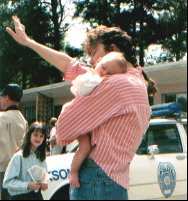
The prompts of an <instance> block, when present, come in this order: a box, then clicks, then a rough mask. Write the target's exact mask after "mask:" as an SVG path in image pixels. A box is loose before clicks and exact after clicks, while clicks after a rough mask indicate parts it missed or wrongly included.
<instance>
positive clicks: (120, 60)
mask: <svg viewBox="0 0 188 201" xmlns="http://www.w3.org/2000/svg"><path fill="white" fill-rule="evenodd" d="M103 58H107V59H109V60H111V61H112V60H114V61H115V62H117V64H118V65H119V66H120V68H121V69H122V70H123V72H126V71H127V60H126V59H125V57H124V55H123V53H121V52H110V53H108V54H107V55H105V56H104V57H103Z"/></svg>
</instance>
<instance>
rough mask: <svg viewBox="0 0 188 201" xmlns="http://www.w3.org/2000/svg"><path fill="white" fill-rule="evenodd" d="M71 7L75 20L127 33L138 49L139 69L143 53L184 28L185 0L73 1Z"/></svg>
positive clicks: (142, 60) (142, 62)
mask: <svg viewBox="0 0 188 201" xmlns="http://www.w3.org/2000/svg"><path fill="white" fill-rule="evenodd" d="M74 3H75V5H76V12H75V17H78V16H80V17H82V18H83V20H84V21H87V22H90V24H91V26H92V27H93V26H96V25H98V24H104V25H107V26H118V27H120V28H122V29H123V30H125V31H126V32H128V34H129V35H131V36H132V37H133V39H134V40H135V42H136V46H137V47H139V51H138V54H139V58H140V59H139V60H140V65H144V49H146V48H147V47H148V46H149V45H150V44H153V43H162V42H163V41H164V40H165V39H168V38H171V37H173V36H174V35H175V34H180V33H181V32H182V31H185V30H186V27H187V26H186V9H187V5H186V1H185V0H168V1H167V0H147V1H145V0H103V1H100V0H82V1H77V0H75V1H74ZM177 4H178V6H177ZM177 8H178V10H177ZM181 10H182V13H181V14H180V12H181ZM166 13H171V16H173V20H172V18H166V15H165V14H166ZM174 16H176V17H174ZM180 51H182V49H181V50H180Z"/></svg>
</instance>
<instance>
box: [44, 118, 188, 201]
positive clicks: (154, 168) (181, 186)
mask: <svg viewBox="0 0 188 201" xmlns="http://www.w3.org/2000/svg"><path fill="white" fill-rule="evenodd" d="M185 127H187V121H186V119H184V120H183V121H180V120H178V121H177V120H175V119H167V118H156V119H152V120H151V121H150V126H149V129H148V130H147V132H146V134H145V135H144V138H143V140H142V143H141V145H140V147H139V149H138V151H137V153H136V155H135V157H134V159H133V161H132V163H131V167H130V188H129V199H130V200H145V199H147V200H151V199H154V200H156V199H162V200H164V199H171V200H172V199H178V200H180V199H185V200H186V198H187V130H186V129H185ZM77 146H78V145H77V144H76V143H74V144H72V145H69V151H70V152H71V151H72V150H75V149H76V147H77ZM73 156H74V153H66V154H63V155H57V156H51V157H48V158H47V164H48V170H49V177H50V182H49V189H48V190H47V191H45V192H42V194H43V197H44V199H46V200H50V199H52V200H53V199H54V200H58V199H61V200H63V199H64V200H67V199H69V182H68V175H69V172H70V166H71V161H72V158H73Z"/></svg>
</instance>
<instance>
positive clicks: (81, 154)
mask: <svg viewBox="0 0 188 201" xmlns="http://www.w3.org/2000/svg"><path fill="white" fill-rule="evenodd" d="M78 141H79V149H78V150H77V151H76V153H75V155H74V158H73V161H72V164H71V171H70V176H69V182H70V185H71V186H72V187H76V188H79V187H80V182H79V170H80V167H81V165H82V163H83V162H84V160H85V159H86V158H87V157H88V155H89V153H90V152H91V142H90V136H89V134H88V135H83V136H80V137H79V138H78Z"/></svg>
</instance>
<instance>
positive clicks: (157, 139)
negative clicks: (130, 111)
mask: <svg viewBox="0 0 188 201" xmlns="http://www.w3.org/2000/svg"><path fill="white" fill-rule="evenodd" d="M150 145H158V148H159V153H160V154H165V153H181V152H183V148H182V144H181V139H180V136H179V132H178V130H177V127H176V125H174V124H169V125H167V124H164V125H152V126H150V127H149V129H148V130H147V132H146V134H145V135H144V138H143V140H142V143H141V145H140V147H139V149H138V151H137V154H147V153H148V147H149V146H150Z"/></svg>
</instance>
